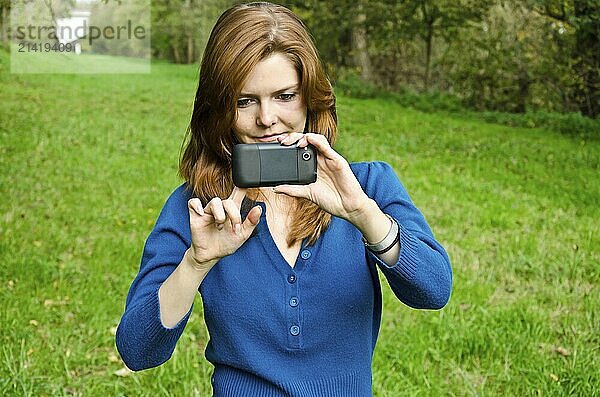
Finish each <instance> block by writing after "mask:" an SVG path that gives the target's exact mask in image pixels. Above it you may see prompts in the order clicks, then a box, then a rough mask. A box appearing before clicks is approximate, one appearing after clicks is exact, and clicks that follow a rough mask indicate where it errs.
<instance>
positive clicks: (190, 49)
mask: <svg viewBox="0 0 600 397" xmlns="http://www.w3.org/2000/svg"><path fill="white" fill-rule="evenodd" d="M187 63H188V64H189V63H194V40H192V36H188V37H187Z"/></svg>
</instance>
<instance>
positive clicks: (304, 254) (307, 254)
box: [300, 250, 310, 260]
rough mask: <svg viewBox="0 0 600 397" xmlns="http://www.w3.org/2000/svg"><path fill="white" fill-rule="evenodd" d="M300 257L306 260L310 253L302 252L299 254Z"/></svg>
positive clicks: (307, 251)
mask: <svg viewBox="0 0 600 397" xmlns="http://www.w3.org/2000/svg"><path fill="white" fill-rule="evenodd" d="M300 256H301V257H302V259H305V260H306V259H308V258H310V251H309V250H304V251H302V253H301V254H300Z"/></svg>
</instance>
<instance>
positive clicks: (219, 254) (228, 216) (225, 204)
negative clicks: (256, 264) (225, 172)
mask: <svg viewBox="0 0 600 397" xmlns="http://www.w3.org/2000/svg"><path fill="white" fill-rule="evenodd" d="M246 191H247V189H243V188H238V187H237V186H234V188H233V191H232V192H231V195H230V196H229V198H227V199H226V200H221V198H219V197H215V198H213V199H212V200H210V201H209V202H208V204H207V205H206V207H204V208H203V207H202V203H201V201H200V199H199V198H192V199H190V200H189V201H188V209H189V213H190V229H191V234H192V245H191V246H190V254H191V256H192V258H193V259H194V262H195V265H196V266H195V267H197V268H199V269H200V268H204V267H205V266H207V265H208V266H210V267H212V266H213V265H214V264H215V263H216V262H217V261H218V260H219V259H221V258H223V257H224V256H227V255H230V254H232V253H234V252H235V251H236V250H237V249H238V248H239V247H240V246H241V245H242V244H243V243H244V241H246V240H247V239H248V237H250V235H251V234H252V231H253V230H254V228H255V227H256V225H258V223H259V221H260V215H261V212H262V208H261V207H260V206H255V207H254V208H252V209H251V210H250V212H248V215H247V216H246V219H245V220H244V222H242V219H241V214H240V207H241V205H242V200H243V199H244V197H245V196H246ZM205 270H206V269H205Z"/></svg>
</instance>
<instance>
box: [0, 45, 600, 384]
mask: <svg viewBox="0 0 600 397" xmlns="http://www.w3.org/2000/svg"><path fill="white" fill-rule="evenodd" d="M196 74H197V66H195V65H194V66H177V65H169V64H166V63H153V65H152V73H151V74H137V75H41V74H40V75H14V74H10V59H9V57H8V55H7V54H6V52H0V105H1V106H0V170H1V174H0V194H1V196H2V200H0V323H1V324H2V325H1V326H0V395H36V396H38V395H52V396H54V395H81V396H112V395H131V396H156V395H165V396H166V395H180V396H184V395H185V396H193V395H199V396H206V395H210V383H209V375H210V373H211V366H210V365H209V364H208V363H207V362H206V360H205V359H204V357H203V352H204V347H205V345H206V341H207V332H206V329H205V326H204V324H203V322H202V313H201V305H199V303H200V302H199V297H198V298H197V302H196V303H197V304H196V306H195V312H194V314H193V315H192V318H191V321H190V323H189V324H188V327H187V329H186V331H185V332H184V334H183V336H182V339H181V340H180V342H179V344H178V346H177V348H176V350H175V353H174V355H173V358H172V359H171V360H170V361H168V362H167V363H166V364H164V365H163V366H161V367H159V368H156V369H152V370H148V371H143V372H140V373H133V374H130V373H127V372H125V371H123V364H122V362H121V361H120V359H119V358H118V354H117V353H116V349H115V347H114V331H115V327H116V325H117V323H118V321H119V318H120V316H121V314H122V311H123V306H124V302H125V296H126V294H127V290H128V287H129V284H130V283H131V281H132V279H133V277H134V276H135V274H136V273H137V270H138V266H139V260H140V255H141V251H142V248H143V244H144V241H145V238H146V236H147V234H148V233H149V231H150V230H151V228H152V225H153V223H154V221H155V219H156V217H157V215H158V212H159V210H160V209H161V207H162V204H163V202H164V200H165V199H166V198H167V196H168V195H169V193H170V192H171V191H172V190H173V189H174V188H175V187H176V186H177V185H178V184H179V183H180V181H179V180H178V178H177V175H176V172H177V161H178V156H179V150H180V147H181V142H182V139H183V135H184V132H185V128H186V125H187V123H188V122H189V117H190V114H191V109H192V107H191V106H192V100H193V97H194V94H195V89H196V85H197V76H196ZM338 116H339V119H340V130H341V132H340V136H339V139H338V142H337V144H336V147H335V148H336V149H337V150H338V151H339V152H340V153H342V154H343V155H344V156H345V157H346V158H347V159H348V160H349V161H367V160H376V159H377V160H384V161H387V162H388V163H390V164H391V165H392V166H393V167H394V169H395V170H396V171H397V173H398V175H399V177H400V179H401V180H402V181H403V183H404V184H405V186H406V187H407V189H408V191H409V193H410V194H411V196H412V198H413V201H414V202H415V203H416V205H417V206H418V207H419V208H420V209H421V210H422V212H423V213H424V214H425V216H426V218H427V219H428V221H429V224H430V225H431V226H432V229H433V230H434V233H435V234H436V237H437V238H438V240H439V241H441V242H442V244H444V245H445V247H446V248H447V250H448V253H449V255H450V258H451V260H452V263H453V268H454V290H453V295H452V298H451V300H450V303H449V304H448V306H447V307H446V308H444V309H443V310H441V311H416V310H412V309H409V308H408V307H405V306H403V305H402V304H401V303H399V302H398V301H397V300H395V299H394V298H393V296H392V293H391V291H390V290H389V288H388V287H387V285H386V284H385V282H384V291H383V293H384V312H383V320H382V324H381V332H380V337H379V342H378V345H377V349H376V351H375V358H374V364H373V369H374V392H375V395H376V396H403V395H421V396H430V395H431V396H435V395H481V396H486V395H498V396H516V395H532V396H538V395H539V396H548V395H581V396H592V395H598V394H600V352H599V347H600V318H599V313H600V310H599V308H600V294H599V292H598V286H599V284H600V266H599V263H600V248H599V247H600V235H599V226H598V224H599V223H598V220H599V219H600V172H599V163H600V142H598V141H593V142H586V141H581V140H577V139H575V138H571V137H566V136H563V135H560V134H558V133H554V132H549V131H544V130H541V129H519V128H509V127H504V126H498V125H494V124H485V123H481V122H476V121H468V120H464V119H459V118H453V117H451V116H448V115H443V114H436V113H433V114H426V113H421V112H418V111H414V110H411V109H407V108H402V107H399V106H398V105H397V104H394V103H391V102H389V101H385V100H383V99H369V100H358V99H352V98H347V97H340V98H339V110H338Z"/></svg>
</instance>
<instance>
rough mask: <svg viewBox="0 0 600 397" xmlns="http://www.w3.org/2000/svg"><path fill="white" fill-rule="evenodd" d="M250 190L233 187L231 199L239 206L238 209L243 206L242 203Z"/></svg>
mask: <svg viewBox="0 0 600 397" xmlns="http://www.w3.org/2000/svg"><path fill="white" fill-rule="evenodd" d="M247 192H248V189H246V188H243V187H237V186H235V185H234V186H233V190H232V191H231V194H230V195H229V199H231V200H233V202H234V203H235V204H236V205H237V207H238V208H240V207H241V206H242V201H244V197H246V193H247Z"/></svg>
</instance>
